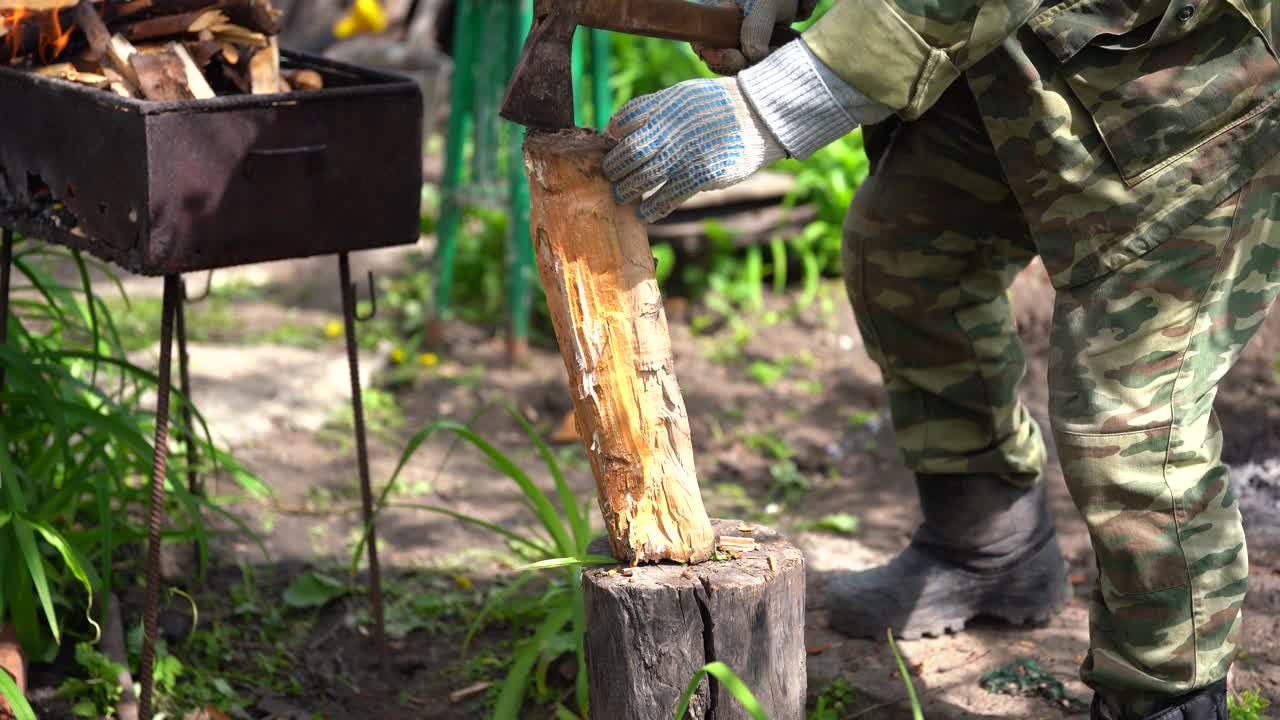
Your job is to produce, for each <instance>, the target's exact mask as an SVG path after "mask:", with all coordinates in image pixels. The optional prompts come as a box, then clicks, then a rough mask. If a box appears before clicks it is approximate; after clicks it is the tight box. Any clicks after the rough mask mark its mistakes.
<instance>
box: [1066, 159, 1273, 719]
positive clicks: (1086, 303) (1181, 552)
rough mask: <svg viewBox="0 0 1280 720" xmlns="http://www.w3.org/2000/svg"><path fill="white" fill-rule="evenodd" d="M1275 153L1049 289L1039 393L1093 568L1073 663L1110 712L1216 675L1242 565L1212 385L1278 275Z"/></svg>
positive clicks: (1239, 598)
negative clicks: (1051, 307)
mask: <svg viewBox="0 0 1280 720" xmlns="http://www.w3.org/2000/svg"><path fill="white" fill-rule="evenodd" d="M1278 193H1280V161H1277V160H1272V161H1271V162H1270V163H1269V164H1268V165H1267V166H1266V167H1265V168H1264V170H1263V172H1262V173H1261V174H1260V175H1259V176H1258V177H1256V178H1255V179H1254V180H1252V181H1251V182H1250V183H1249V184H1248V185H1247V186H1246V187H1245V188H1244V189H1243V190H1241V191H1240V192H1239V193H1237V194H1236V195H1234V196H1232V197H1231V198H1229V199H1228V200H1227V201H1226V202H1224V203H1223V204H1222V205H1220V206H1219V207H1218V208H1216V209H1215V210H1214V211H1213V212H1211V213H1209V214H1208V215H1207V216H1206V217H1204V218H1203V219H1201V220H1200V221H1199V222H1197V223H1195V224H1194V225H1192V226H1190V227H1188V228H1186V229H1185V230H1183V231H1181V232H1180V233H1179V234H1178V235H1176V236H1175V237H1172V238H1170V239H1168V240H1166V241H1165V242H1164V243H1162V244H1161V245H1160V246H1158V247H1157V248H1155V249H1154V250H1152V251H1151V252H1149V253H1147V254H1145V255H1143V256H1142V257H1139V258H1137V259H1136V260H1133V261H1131V262H1129V263H1127V264H1126V265H1124V266H1122V267H1121V268H1119V269H1118V270H1115V271H1112V272H1111V273H1109V274H1107V275H1104V276H1102V277H1100V278H1098V279H1096V280H1094V281H1092V282H1089V283H1086V284H1083V285H1080V286H1077V287H1072V288H1068V289H1064V290H1062V291H1060V292H1059V293H1058V296H1057V300H1056V307H1055V312H1054V329H1053V342H1052V346H1053V350H1052V354H1051V357H1050V369H1049V386H1050V387H1049V397H1050V415H1051V418H1052V420H1053V423H1054V437H1055V440H1056V442H1057V445H1058V449H1059V456H1060V458H1061V462H1062V467H1063V474H1064V476H1065V478H1066V481H1067V485H1068V488H1069V489H1070V491H1071V494H1072V497H1073V499H1074V501H1075V503H1076V505H1077V506H1078V507H1079V509H1080V511H1081V513H1082V515H1083V516H1084V519H1085V521H1086V523H1087V524H1088V527H1089V531H1090V534H1091V537H1092V540H1093V546H1094V550H1095V551H1096V553H1097V557H1098V568H1099V583H1098V589H1097V591H1096V592H1095V596H1094V600H1093V604H1092V607H1091V613H1090V635H1091V643H1090V644H1091V649H1090V653H1089V656H1088V657H1087V658H1086V660H1085V663H1084V666H1083V668H1082V676H1083V678H1084V680H1085V682H1087V683H1089V684H1090V685H1092V686H1093V687H1095V688H1096V689H1098V690H1099V692H1100V694H1102V696H1103V697H1104V699H1106V700H1107V701H1108V704H1110V705H1112V709H1113V711H1114V712H1115V713H1116V714H1117V715H1118V716H1122V717H1127V716H1137V717H1141V716H1142V715H1143V714H1144V713H1145V712H1146V711H1147V710H1148V709H1149V707H1150V705H1151V703H1152V702H1154V701H1155V700H1156V699H1158V698H1160V697H1167V696H1169V695H1172V694H1177V693H1179V692H1183V691H1185V690H1188V689H1191V688H1195V687H1200V686H1203V685H1206V684H1209V683H1211V682H1214V681H1215V680H1218V679H1220V678H1221V677H1223V676H1225V674H1226V672H1227V670H1228V669H1229V667H1230V665H1231V662H1232V659H1233V657H1234V654H1235V649H1236V645H1237V640H1238V636H1239V634H1240V628H1241V621H1242V618H1241V610H1242V608H1243V605H1244V596H1245V591H1246V588H1247V580H1248V560H1247V552H1246V548H1245V540H1244V532H1243V529H1242V527H1241V519H1240V512H1239V508H1238V506H1237V504H1236V501H1235V498H1234V497H1233V494H1232V491H1231V483H1230V478H1229V473H1228V470H1227V468H1226V467H1225V466H1224V465H1223V464H1222V462H1221V460H1220V455H1221V448H1222V432H1221V428H1220V427H1219V425H1218V422H1217V418H1216V415H1215V414H1214V412H1213V401H1214V397H1215V395H1216V390H1217V386H1218V384H1219V382H1221V380H1222V378H1223V376H1225V375H1226V373H1227V371H1228V370H1230V368H1231V366H1232V365H1233V364H1234V363H1235V361H1236V360H1237V359H1238V358H1239V356H1240V353H1241V352H1242V351H1243V349H1244V347H1245V345H1246V344H1247V343H1248V342H1249V340H1250V339H1251V338H1252V337H1253V335H1254V334H1255V332H1256V331H1257V329H1258V327H1260V326H1261V324H1262V322H1263V320H1264V319H1265V317H1266V314H1267V312H1268V310H1269V309H1270V308H1271V306H1272V304H1273V303H1274V300H1275V298H1276V295H1277V291H1278V290H1280V237H1278V236H1277V230H1280V227H1278V226H1276V224H1275V221H1276V219H1277V218H1278V217H1280V200H1278V199H1277V198H1280V195H1278Z"/></svg>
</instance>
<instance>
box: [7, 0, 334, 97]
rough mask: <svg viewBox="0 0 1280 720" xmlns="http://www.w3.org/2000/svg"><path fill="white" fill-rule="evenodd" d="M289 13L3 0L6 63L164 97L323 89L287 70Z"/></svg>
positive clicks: (196, 5) (243, 3) (223, 2)
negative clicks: (283, 30)
mask: <svg viewBox="0 0 1280 720" xmlns="http://www.w3.org/2000/svg"><path fill="white" fill-rule="evenodd" d="M6 7H7V8H8V9H7V10H6ZM280 15H281V13H280V12H279V11H278V10H276V9H275V8H274V7H273V6H272V4H271V0H25V1H24V0H0V62H3V60H4V59H6V58H7V59H8V62H9V63H10V64H11V65H14V64H16V65H25V66H29V67H30V68H31V69H32V71H33V72H36V73H38V74H41V75H45V76H48V77H55V78H59V79H62V80H67V81H71V82H75V83H80V84H83V85H91V86H93V87H96V88H100V89H103V90H107V91H110V92H114V93H116V94H118V95H122V96H125V97H131V98H144V99H147V100H157V101H172V100H189V99H207V98H212V97H217V96H220V95H239V94H254V95H267V94H273V93H280V92H291V91H293V90H317V89H320V88H321V87H323V85H324V80H323V78H322V77H321V76H320V74H319V73H317V72H315V71H313V70H283V71H282V69H281V66H280V46H279V43H278V40H277V36H278V35H279V33H280V25H279V19H280ZM51 48H52V49H51Z"/></svg>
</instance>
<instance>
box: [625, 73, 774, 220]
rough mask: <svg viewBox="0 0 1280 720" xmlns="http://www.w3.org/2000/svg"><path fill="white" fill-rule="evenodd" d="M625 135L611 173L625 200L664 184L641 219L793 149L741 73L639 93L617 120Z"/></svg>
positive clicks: (672, 207) (664, 212)
mask: <svg viewBox="0 0 1280 720" xmlns="http://www.w3.org/2000/svg"><path fill="white" fill-rule="evenodd" d="M607 132H608V133H609V135H611V136H612V137H614V138H615V139H618V140H620V141H621V142H620V143H619V144H618V146H617V147H615V148H614V149H613V150H612V151H610V152H609V154H608V155H607V156H605V160H604V173H605V176H606V177H608V178H609V180H610V181H611V182H613V183H614V186H613V194H614V197H615V198H616V199H617V201H618V202H619V203H628V202H630V201H632V200H634V199H635V198H637V197H640V196H641V195H643V194H645V193H646V192H648V191H650V190H653V189H654V188H657V187H659V186H661V189H659V190H658V191H657V192H656V193H654V194H653V195H652V196H650V197H649V198H647V199H645V200H644V201H643V202H642V203H641V204H640V210H639V213H640V218H641V219H642V220H644V221H645V222H654V221H656V220H659V219H661V218H663V217H666V216H667V215H668V214H670V213H671V211H672V210H675V209H676V208H677V207H679V206H680V204H681V203H683V202H684V201H685V200H686V199H688V198H689V197H691V196H692V195H694V194H695V193H697V192H700V191H702V190H714V189H717V188H724V187H728V186H730V185H734V184H736V183H738V182H741V181H742V180H745V179H746V178H747V177H749V176H750V175H752V174H753V173H755V172H756V171H757V170H759V169H760V168H762V167H764V166H765V165H768V164H769V163H771V162H773V161H775V160H778V159H780V158H783V157H786V154H787V153H786V150H784V149H783V147H782V145H781V144H780V143H779V142H778V140H777V139H776V138H775V137H774V136H773V134H772V133H771V132H770V131H769V129H768V128H767V127H766V126H765V124H764V121H763V120H761V118H760V116H759V115H758V114H757V113H756V111H755V110H754V109H753V108H752V107H751V105H750V104H749V103H748V102H747V100H746V98H744V97H743V95H742V91H741V90H740V89H739V87H738V81H737V80H736V79H734V78H719V79H714V80H689V81H686V82H682V83H680V84H678V85H674V86H672V87H670V88H667V89H666V90H662V91H660V92H657V93H654V94H653V95H644V96H641V97H638V98H634V99H633V100H631V101H630V102H628V103H626V104H625V105H623V106H622V107H621V108H620V109H619V110H618V112H617V113H616V114H615V115H614V116H613V119H612V120H611V121H610V122H609V128H608V131H607Z"/></svg>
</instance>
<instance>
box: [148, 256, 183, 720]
mask: <svg viewBox="0 0 1280 720" xmlns="http://www.w3.org/2000/svg"><path fill="white" fill-rule="evenodd" d="M180 292H181V281H180V279H179V277H178V276H177V275H166V276H165V278H164V306H163V309H162V310H161V311H160V312H161V316H160V368H159V376H160V382H159V386H158V387H157V388H156V437H155V449H154V455H153V460H152V463H151V508H150V512H148V514H147V594H146V605H145V607H144V609H143V615H142V660H141V663H140V667H139V673H140V674H141V675H142V678H141V682H142V694H141V697H140V698H139V702H138V705H139V714H140V717H141V718H142V720H151V718H152V707H151V704H152V694H153V691H154V687H153V686H154V677H153V675H154V672H153V668H154V666H155V659H156V637H157V620H158V618H159V615H160V531H161V529H162V528H163V526H164V491H165V476H166V473H167V471H168V466H169V391H170V387H171V386H170V374H171V373H170V367H169V366H170V364H171V363H172V356H173V316H174V314H175V309H176V307H177V304H178V299H179V293H180Z"/></svg>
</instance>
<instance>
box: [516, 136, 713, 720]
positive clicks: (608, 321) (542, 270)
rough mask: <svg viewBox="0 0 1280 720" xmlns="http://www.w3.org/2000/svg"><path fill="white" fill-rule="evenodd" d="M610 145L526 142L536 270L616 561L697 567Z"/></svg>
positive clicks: (661, 320)
mask: <svg viewBox="0 0 1280 720" xmlns="http://www.w3.org/2000/svg"><path fill="white" fill-rule="evenodd" d="M611 142H612V141H610V140H609V139H607V138H605V137H604V136H603V135H600V134H599V133H596V132H594V131H590V130H583V129H577V130H565V131H560V132H538V131H533V132H530V133H529V135H528V137H527V138H526V140H525V145H524V157H525V169H526V171H527V173H528V175H529V189H530V197H531V203H530V205H531V208H532V211H531V221H532V222H531V228H532V236H533V242H534V248H535V252H536V256H537V263H538V273H539V275H540V276H541V278H542V287H543V290H544V291H545V292H546V295H547V306H548V308H549V310H550V312H551V321H552V324H553V325H554V326H555V332H556V338H557V340H558V341H559V344H560V352H561V355H562V356H563V358H564V363H565V367H566V369H567V370H568V371H569V385H570V388H569V389H570V394H571V395H572V397H573V405H574V412H575V415H576V416H577V423H578V432H579V435H580V436H581V437H582V442H583V444H584V445H585V446H586V448H587V454H588V456H589V458H590V461H591V469H592V472H593V474H594V475H595V479H596V489H597V491H598V497H599V503H600V510H601V513H602V514H603V515H604V521H605V528H606V529H607V531H608V533H609V541H610V543H611V544H612V548H613V555H614V557H616V558H619V559H620V560H624V561H626V562H630V563H632V564H635V563H641V562H654V561H659V560H677V561H682V562H695V563H696V562H702V561H704V560H707V559H708V558H710V557H711V551H712V543H713V541H714V538H713V536H712V533H711V523H710V521H709V520H708V518H707V511H706V509H705V508H704V506H703V504H702V495H701V494H700V493H699V490H698V478H697V474H696V472H695V469H694V462H693V443H692V441H691V439H690V434H689V418H688V416H687V415H686V413H685V406H684V399H683V397H682V396H681V394H680V387H679V385H678V384H677V383H676V374H675V368H674V362H673V360H672V357H671V338H670V336H669V335H668V331H667V318H666V313H665V311H664V310H663V306H662V297H661V295H660V293H659V292H658V281H657V277H656V275H655V267H654V260H653V255H652V253H651V252H650V250H649V240H648V236H647V232H646V230H645V225H644V223H642V222H641V221H640V219H639V218H638V217H637V215H636V208H635V206H634V205H629V206H625V207H619V206H618V205H617V203H615V202H614V200H613V193H612V190H611V188H610V185H609V182H608V180H606V179H605V177H604V174H603V172H602V171H601V162H602V160H603V158H604V155H605V153H606V152H607V151H608V148H609V147H610V144H611ZM601 717H608V716H607V715H605V716H601Z"/></svg>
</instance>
